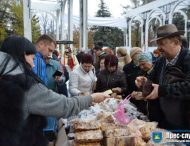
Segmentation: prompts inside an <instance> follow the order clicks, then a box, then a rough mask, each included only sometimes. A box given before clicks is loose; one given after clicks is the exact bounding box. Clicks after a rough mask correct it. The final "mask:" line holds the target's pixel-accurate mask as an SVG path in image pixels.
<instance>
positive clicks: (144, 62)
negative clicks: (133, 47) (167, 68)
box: [137, 52, 162, 121]
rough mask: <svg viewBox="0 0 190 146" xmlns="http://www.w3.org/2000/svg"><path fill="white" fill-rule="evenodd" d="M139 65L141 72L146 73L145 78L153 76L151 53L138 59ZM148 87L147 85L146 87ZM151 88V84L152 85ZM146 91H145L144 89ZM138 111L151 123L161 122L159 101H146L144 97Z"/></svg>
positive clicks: (144, 54)
mask: <svg viewBox="0 0 190 146" xmlns="http://www.w3.org/2000/svg"><path fill="white" fill-rule="evenodd" d="M138 65H139V67H140V69H141V70H143V71H145V74H144V76H145V77H147V76H148V75H149V74H151V71H152V69H153V63H152V55H151V53H150V52H146V53H145V52H143V53H141V54H140V55H139V57H138ZM146 86H147V85H146ZM150 88H151V83H150ZM142 90H144V89H142ZM138 103H139V104H138V106H137V108H138V110H140V111H141V112H143V113H144V114H145V115H147V117H148V118H149V120H150V121H159V116H158V114H159V113H162V112H161V109H160V104H159V100H158V99H155V100H144V98H143V97H142V100H139V101H138Z"/></svg>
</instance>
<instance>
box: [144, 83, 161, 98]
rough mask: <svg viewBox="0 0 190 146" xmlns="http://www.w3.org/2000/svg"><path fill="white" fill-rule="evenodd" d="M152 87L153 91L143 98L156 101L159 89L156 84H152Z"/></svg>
mask: <svg viewBox="0 0 190 146" xmlns="http://www.w3.org/2000/svg"><path fill="white" fill-rule="evenodd" d="M152 86H153V90H152V92H151V93H150V94H149V95H148V96H146V97H145V99H152V100H153V99H156V98H158V88H159V85H158V84H152Z"/></svg>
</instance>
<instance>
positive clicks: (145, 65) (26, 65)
mask: <svg viewBox="0 0 190 146" xmlns="http://www.w3.org/2000/svg"><path fill="white" fill-rule="evenodd" d="M182 38H183V37H182V36H181V34H180V33H179V31H178V30H177V28H176V26H175V25H173V24H167V25H163V26H160V27H159V28H158V30H157V38H156V39H154V40H152V41H156V42H157V49H156V50H154V52H153V53H151V52H143V50H142V49H141V48H139V47H133V48H131V49H130V53H128V52H127V50H126V49H125V48H118V49H117V50H116V51H115V53H114V51H112V49H110V48H107V49H106V50H103V49H102V47H103V46H102V44H101V43H98V44H95V46H94V48H92V49H91V50H90V51H88V52H80V53H79V54H77V55H76V56H75V55H74V54H73V51H72V49H71V48H69V47H68V48H66V49H65V51H64V54H63V55H62V58H60V55H59V53H58V52H57V50H56V42H55V41H54V39H52V38H51V37H50V36H48V35H42V36H40V37H39V39H38V40H37V42H36V44H35V45H33V44H32V43H31V42H30V41H29V40H27V39H26V38H24V37H21V36H9V37H8V38H6V39H5V40H4V42H3V44H2V46H1V48H0V64H1V65H0V93H1V99H0V104H1V106H0V113H1V114H0V115H1V117H2V118H0V125H1V126H0V127H1V133H2V134H3V135H2V136H3V137H4V138H3V139H1V140H0V145H2V146H5V145H7V146H13V145H14V146H26V145H27V146H30V145H31V146H34V145H36V146H37V145H40V146H45V145H47V141H46V139H45V137H44V135H43V133H42V129H43V128H44V127H45V126H46V119H45V117H47V116H53V117H56V118H60V117H66V118H67V117H69V116H72V115H77V114H78V113H79V112H80V111H81V110H83V109H86V108H88V107H89V106H91V105H92V104H95V103H99V102H102V101H103V100H104V99H105V98H110V97H114V98H120V99H124V98H125V97H126V96H127V95H129V94H131V93H133V92H134V91H140V92H141V91H142V88H143V85H144V84H145V83H147V82H151V88H152V91H151V92H150V94H147V95H142V98H141V100H137V99H136V98H132V99H131V102H132V103H133V104H134V105H135V106H136V107H137V109H138V110H139V111H141V112H142V113H144V114H145V115H147V116H148V118H149V120H150V121H156V122H158V125H159V127H160V128H164V129H168V130H171V129H188V128H190V108H189V107H190V106H189V105H190V102H189V101H190V90H189V89H190V77H189V76H190V65H189V62H190V52H189V50H188V48H187V46H188V45H187V44H186V45H184V42H183V41H182ZM183 39H184V38H183ZM67 82H69V84H67ZM108 90H111V91H112V92H110V93H109V95H108V94H107V92H105V91H108ZM34 133H35V134H34ZM9 139H11V140H9Z"/></svg>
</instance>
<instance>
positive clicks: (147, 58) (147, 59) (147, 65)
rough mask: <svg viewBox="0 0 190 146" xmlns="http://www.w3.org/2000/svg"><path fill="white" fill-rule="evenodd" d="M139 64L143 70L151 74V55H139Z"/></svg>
mask: <svg viewBox="0 0 190 146" xmlns="http://www.w3.org/2000/svg"><path fill="white" fill-rule="evenodd" d="M138 64H139V67H140V69H141V70H143V71H145V72H146V74H149V73H150V72H151V70H152V67H153V64H152V55H151V53H141V54H140V55H139V59H138Z"/></svg>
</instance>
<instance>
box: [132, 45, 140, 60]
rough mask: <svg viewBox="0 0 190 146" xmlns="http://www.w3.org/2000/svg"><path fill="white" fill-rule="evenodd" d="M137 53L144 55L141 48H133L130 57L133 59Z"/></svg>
mask: <svg viewBox="0 0 190 146" xmlns="http://www.w3.org/2000/svg"><path fill="white" fill-rule="evenodd" d="M137 53H142V49H141V48H139V47H133V48H131V50H130V56H131V58H133V56H134V55H135V54H137Z"/></svg>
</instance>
